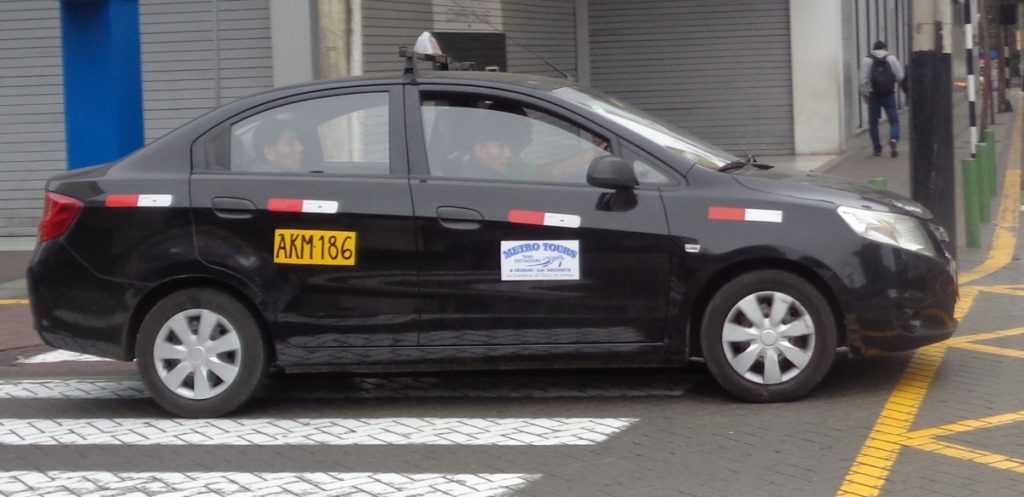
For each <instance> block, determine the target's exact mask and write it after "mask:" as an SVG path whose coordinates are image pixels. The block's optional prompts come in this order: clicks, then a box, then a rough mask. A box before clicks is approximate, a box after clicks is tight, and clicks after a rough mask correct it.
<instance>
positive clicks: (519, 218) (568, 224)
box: [508, 209, 580, 228]
mask: <svg viewBox="0 0 1024 497" xmlns="http://www.w3.org/2000/svg"><path fill="white" fill-rule="evenodd" d="M508 222H510V223H516V224H535V225H538V226H558V227H561V228H579V227H580V217H579V216H574V215H572V214H557V213H554V212H540V211H522V210H518V209H512V210H510V211H508Z"/></svg>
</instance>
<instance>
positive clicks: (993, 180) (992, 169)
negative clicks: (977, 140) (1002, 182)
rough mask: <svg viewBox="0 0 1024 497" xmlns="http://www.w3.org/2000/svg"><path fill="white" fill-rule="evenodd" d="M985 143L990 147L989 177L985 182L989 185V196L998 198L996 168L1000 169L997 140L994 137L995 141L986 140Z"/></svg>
mask: <svg viewBox="0 0 1024 497" xmlns="http://www.w3.org/2000/svg"><path fill="white" fill-rule="evenodd" d="M985 144H986V146H987V147H988V164H987V166H986V167H988V170H987V171H986V172H987V173H988V179H987V180H986V181H985V184H986V185H988V198H989V199H993V198H996V184H997V183H998V182H999V179H998V177H997V176H996V170H997V169H998V168H997V167H996V142H995V140H994V139H993V141H990V142H985Z"/></svg>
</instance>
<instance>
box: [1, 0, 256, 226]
mask: <svg viewBox="0 0 1024 497" xmlns="http://www.w3.org/2000/svg"><path fill="white" fill-rule="evenodd" d="M267 2H268V0H233V1H231V2H224V1H221V2H218V6H219V11H220V12H219V15H218V17H219V28H220V30H219V33H218V34H219V37H220V78H221V80H220V96H221V98H220V101H221V103H223V102H227V101H229V100H233V99H236V98H239V97H242V96H245V95H250V94H252V93H256V92H259V91H263V90H266V89H269V88H270V87H271V86H272V66H271V48H270V10H269V6H268V3H267ZM139 24H140V27H139V29H140V35H141V39H142V73H143V74H142V80H143V83H142V86H143V106H144V107H143V108H144V112H145V115H144V117H145V126H146V135H145V136H146V142H147V143H148V142H150V141H153V140H154V139H156V138H158V137H160V136H162V135H163V134H165V133H167V132H168V131H170V130H172V129H174V128H176V127H178V126H180V125H182V124H184V123H186V122H188V121H189V120H191V119H193V118H195V117H196V116H198V115H200V114H202V113H204V112H206V111H207V110H210V109H211V108H213V107H215V106H216V105H217V98H216V90H215V88H216V81H215V79H214V78H215V71H214V61H215V60H216V57H215V53H214V42H213V40H214V35H213V3H212V1H211V0H187V1H181V0H173V1H172V0H141V1H140V2H139ZM0 74H2V75H3V78H2V79H0V157H2V159H0V236H25V235H35V233H36V225H37V224H38V222H39V216H40V215H41V213H42V211H41V209H42V195H43V194H42V189H43V185H44V184H45V182H46V179H47V178H49V177H50V176H52V175H54V174H56V173H58V172H62V171H65V170H66V168H67V155H66V150H65V144H64V89H63V71H62V65H61V31H60V5H59V3H58V2H54V1H53V0H33V1H26V0H22V1H18V2H0Z"/></svg>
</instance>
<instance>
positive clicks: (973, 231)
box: [960, 159, 991, 248]
mask: <svg viewBox="0 0 1024 497" xmlns="http://www.w3.org/2000/svg"><path fill="white" fill-rule="evenodd" d="M960 171H961V173H962V175H963V181H964V184H963V190H964V192H963V193H964V230H965V232H966V235H967V247H969V248H978V247H981V230H980V226H979V225H980V224H981V203H982V202H981V199H980V197H981V191H980V190H979V189H978V186H979V185H978V164H977V162H976V161H974V160H973V159H968V160H964V161H960ZM989 215H991V212H990V213H989Z"/></svg>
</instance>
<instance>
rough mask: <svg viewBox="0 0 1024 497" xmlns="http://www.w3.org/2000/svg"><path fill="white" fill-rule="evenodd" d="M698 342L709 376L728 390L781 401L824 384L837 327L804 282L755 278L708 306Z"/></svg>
mask: <svg viewBox="0 0 1024 497" xmlns="http://www.w3.org/2000/svg"><path fill="white" fill-rule="evenodd" d="M701 343H702V348H703V352H704V360H705V362H706V363H707V365H708V369H709V370H710V371H711V374H712V375H713V376H714V377H715V379H716V380H718V382H719V383H720V384H721V385H722V386H723V387H725V389H726V390H728V391H729V392H731V393H732V394H734V395H736V396H737V397H739V398H741V399H744V400H747V401H751V402H784V401H787V400H792V399H795V398H798V397H801V396H803V395H805V394H807V392H809V391H810V390H811V389H813V388H814V387H816V386H817V385H818V384H819V383H821V380H822V378H824V376H825V374H826V373H827V372H828V370H829V368H830V367H831V366H832V360H833V358H834V357H835V350H836V324H835V319H834V318H833V316H832V312H831V310H830V309H829V306H828V303H827V302H826V301H825V299H824V297H822V295H821V293H820V292H818V290H817V289H816V288H815V287H814V286H813V285H811V284H810V283H808V282H807V281H806V280H804V279H803V278H800V277H799V276H796V275H794V274H792V273H788V272H785V271H776V270H765V271H755V272H750V273H746V274H743V275H741V276H739V277H737V278H735V279H733V280H732V281H730V282H728V283H726V284H725V285H724V286H723V287H722V288H721V289H720V290H719V291H718V292H717V293H716V294H715V296H714V297H713V298H712V299H711V302H710V303H709V304H708V308H707V310H706V312H705V314H704V321H703V324H702V327H701Z"/></svg>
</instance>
